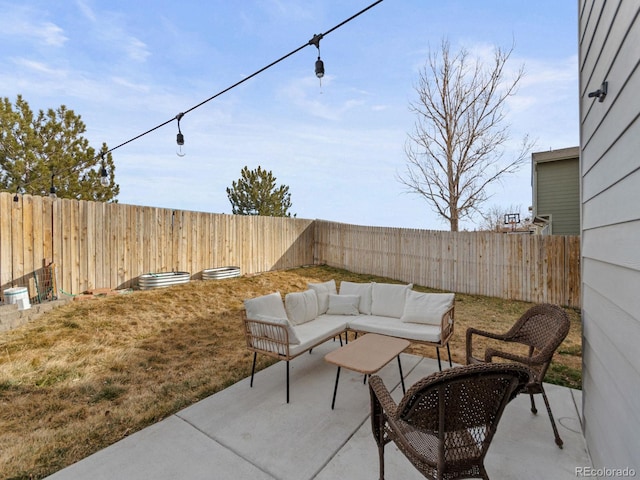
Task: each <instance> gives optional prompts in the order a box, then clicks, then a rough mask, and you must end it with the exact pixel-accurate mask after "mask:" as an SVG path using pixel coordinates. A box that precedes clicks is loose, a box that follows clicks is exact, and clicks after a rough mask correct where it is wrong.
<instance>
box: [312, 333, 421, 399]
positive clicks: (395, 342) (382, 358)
mask: <svg viewBox="0 0 640 480" xmlns="http://www.w3.org/2000/svg"><path fill="white" fill-rule="evenodd" d="M409 345H411V342H409V341H408V340H404V339H402V338H395V337H387V336H386V335H378V334H377V333H368V334H366V335H363V336H362V337H359V338H357V339H356V340H354V341H352V342H351V343H347V344H346V345H344V346H343V347H340V348H338V349H337V350H334V351H333V352H331V353H328V354H327V355H325V357H324V359H325V360H326V361H327V362H329V363H332V364H333V365H337V366H338V371H337V373H336V385H335V387H334V388H333V400H332V401H331V410H333V408H334V407H335V404H336V392H337V391H338V380H339V379H340V369H341V368H343V367H344V368H348V369H349V370H353V371H354V372H359V373H362V374H364V375H365V377H364V380H365V382H366V380H367V376H369V375H372V374H374V373H376V372H377V371H378V370H380V369H381V368H382V367H384V366H385V365H386V364H387V363H389V362H390V361H391V360H393V357H397V358H398V369H399V370H400V381H401V382H402V392H403V393H404V392H405V388H404V377H403V376H402V364H401V363H400V354H401V353H402V352H404V351H405V350H406V349H407V347H408V346H409Z"/></svg>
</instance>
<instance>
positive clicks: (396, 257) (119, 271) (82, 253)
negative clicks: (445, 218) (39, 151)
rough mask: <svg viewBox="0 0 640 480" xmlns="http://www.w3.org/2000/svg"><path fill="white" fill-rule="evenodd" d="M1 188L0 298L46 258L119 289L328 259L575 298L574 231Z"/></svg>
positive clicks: (483, 288) (481, 288)
mask: <svg viewBox="0 0 640 480" xmlns="http://www.w3.org/2000/svg"><path fill="white" fill-rule="evenodd" d="M13 197H14V195H13V194H10V193H6V192H4V193H0V294H2V292H3V291H4V290H5V289H6V288H9V287H11V286H18V285H20V286H23V285H24V286H26V285H29V279H30V278H32V277H33V276H34V274H36V273H37V272H38V271H40V270H41V269H43V267H45V266H46V265H48V264H49V263H51V262H53V263H55V265H56V270H57V283H58V287H59V288H60V289H61V290H62V291H63V292H66V293H70V294H75V293H80V292H82V291H85V290H87V289H91V288H105V287H106V288H127V287H132V286H135V285H136V284H137V279H138V277H139V276H140V275H142V274H144V273H150V272H171V271H184V272H190V273H191V274H192V275H194V276H195V277H196V278H197V277H198V275H199V274H201V272H202V270H204V269H207V268H214V267H221V266H238V267H240V269H241V272H242V273H259V272H264V271H269V270H276V269H284V268H291V267H296V266H301V265H309V264H328V265H331V266H336V267H341V268H345V269H348V270H351V271H354V272H359V273H369V274H376V275H381V276H386V277H390V278H394V279H396V280H401V281H406V282H413V283H416V284H419V285H424V286H428V287H432V288H437V289H442V290H449V291H454V292H460V293H471V294H479V295H488V296H496V297H503V298H510V299H516V300H525V301H531V302H542V301H546V302H552V303H559V304H562V305H569V306H576V307H578V306H579V305H580V266H579V259H580V244H579V238H578V237H563V236H544V237H542V236H529V235H504V234H495V233H468V232H461V233H451V232H439V231H428V230H414V229H400V228H381V227H364V226H355V225H345V224H340V223H335V222H327V221H321V220H316V221H314V220H303V219H297V218H283V217H255V216H238V215H223V214H212V213H203V212H191V211H183V210H172V209H162V208H155V207H140V206H135V205H123V204H113V203H111V204H107V203H97V202H87V201H75V200H63V199H57V200H51V199H49V198H47V197H36V196H30V195H22V196H19V198H18V200H19V201H18V202H14V201H13Z"/></svg>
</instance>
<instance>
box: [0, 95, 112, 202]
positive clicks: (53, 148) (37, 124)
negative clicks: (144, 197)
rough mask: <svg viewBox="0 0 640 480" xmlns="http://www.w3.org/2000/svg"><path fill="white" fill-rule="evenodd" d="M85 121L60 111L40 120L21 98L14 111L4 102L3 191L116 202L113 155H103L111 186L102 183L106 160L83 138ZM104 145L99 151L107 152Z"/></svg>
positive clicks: (0, 136)
mask: <svg viewBox="0 0 640 480" xmlns="http://www.w3.org/2000/svg"><path fill="white" fill-rule="evenodd" d="M85 131H86V127H85V124H84V123H83V122H82V120H81V118H80V115H76V114H75V113H74V112H73V110H69V109H67V107H65V106H64V105H61V106H60V107H59V108H58V109H56V110H53V109H49V110H47V111H46V112H44V111H42V110H40V111H39V112H38V114H37V115H35V114H34V112H33V111H32V110H31V108H30V107H29V104H28V103H27V102H26V101H25V100H24V99H23V98H22V96H21V95H18V96H17V99H16V102H15V108H14V106H13V105H12V104H11V101H10V100H9V99H8V98H6V97H5V98H3V99H2V101H1V102H0V190H4V191H9V192H17V191H20V192H22V193H28V194H31V195H43V196H44V195H48V194H49V191H50V189H51V186H52V185H53V186H55V188H56V195H57V196H58V197H61V198H72V199H76V200H94V201H99V202H108V201H112V202H115V201H116V200H115V198H116V197H117V195H118V193H119V192H120V187H119V185H117V184H116V183H115V181H114V179H115V174H114V171H115V167H114V165H113V160H112V157H111V154H105V155H104V166H105V167H106V170H107V174H108V180H109V184H108V185H107V186H102V185H101V183H100V180H101V173H102V167H103V165H102V158H101V155H100V154H96V151H95V150H94V149H93V148H92V147H91V146H89V141H88V140H87V139H86V138H84V137H83V136H82V134H83V133H84V132H85ZM107 150H108V147H107V145H106V144H105V143H103V144H102V147H101V149H100V152H101V153H105V152H107Z"/></svg>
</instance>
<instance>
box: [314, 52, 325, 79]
mask: <svg viewBox="0 0 640 480" xmlns="http://www.w3.org/2000/svg"><path fill="white" fill-rule="evenodd" d="M316 77H318V78H320V79H322V77H324V62H323V61H322V60H320V56H319V55H318V60H316ZM320 82H322V80H320Z"/></svg>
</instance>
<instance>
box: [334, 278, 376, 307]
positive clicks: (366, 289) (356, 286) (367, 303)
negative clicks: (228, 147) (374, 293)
mask: <svg viewBox="0 0 640 480" xmlns="http://www.w3.org/2000/svg"><path fill="white" fill-rule="evenodd" d="M340 295H358V296H359V297H360V303H359V304H358V310H359V311H360V313H364V314H365V315H371V283H355V282H347V281H342V282H340Z"/></svg>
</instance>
